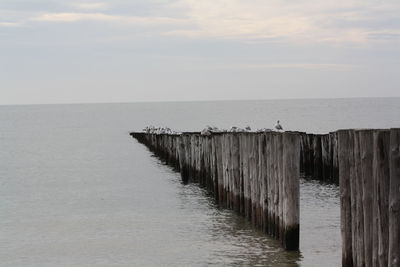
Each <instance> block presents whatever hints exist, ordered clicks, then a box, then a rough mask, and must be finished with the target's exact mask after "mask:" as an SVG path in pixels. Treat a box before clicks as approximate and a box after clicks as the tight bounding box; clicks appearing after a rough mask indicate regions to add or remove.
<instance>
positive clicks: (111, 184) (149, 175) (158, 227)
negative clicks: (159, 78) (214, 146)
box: [0, 98, 400, 266]
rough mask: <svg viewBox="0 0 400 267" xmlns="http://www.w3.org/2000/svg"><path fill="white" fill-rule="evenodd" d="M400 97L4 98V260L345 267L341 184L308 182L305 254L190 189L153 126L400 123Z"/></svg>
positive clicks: (0, 116)
mask: <svg viewBox="0 0 400 267" xmlns="http://www.w3.org/2000/svg"><path fill="white" fill-rule="evenodd" d="M399 115H400V99H399V98H393V99H337V100H279V101H238V102H193V103H189V102H186V103H141V104H91V105H86V104H85V105H37V106H0V259H1V260H0V265H1V266H159V265H168V266H187V265H190V266H204V265H225V266H229V265H230V266H257V265H259V266H339V265H340V258H341V257H340V250H341V247H340V228H339V224H340V218H339V198H338V188H337V187H336V186H332V185H323V184H319V183H317V182H310V181H303V180H302V183H301V242H300V253H294V252H291V253H289V252H285V251H283V250H282V249H281V248H280V246H279V244H278V243H277V242H276V241H274V240H271V239H269V238H268V237H266V236H264V235H263V234H262V233H260V232H259V231H257V230H255V229H253V228H252V227H251V225H249V224H248V223H247V222H246V221H245V220H244V219H242V218H241V217H240V216H237V215H236V214H235V213H234V212H231V211H227V210H223V209H219V208H218V207H217V206H215V205H214V202H213V200H212V198H211V197H210V196H209V195H208V194H207V192H205V191H204V190H203V189H201V188H199V187H198V186H197V185H194V184H189V185H183V184H182V183H181V182H180V177H179V175H178V174H177V173H175V172H173V171H172V170H171V168H169V167H168V166H165V165H163V164H161V163H160V162H159V161H158V160H157V159H156V158H155V157H153V156H152V154H151V153H150V152H149V151H148V150H147V149H146V148H145V147H143V146H142V145H140V144H138V143H137V142H136V141H135V140H134V139H132V138H130V136H129V135H128V133H129V132H130V131H133V130H140V129H141V128H143V127H144V126H146V125H149V124H153V125H166V126H169V127H171V128H174V129H179V130H200V129H202V128H203V127H204V126H205V125H207V124H210V125H217V126H220V127H225V128H228V127H230V126H232V125H236V126H241V127H244V126H246V125H250V126H252V127H254V128H257V127H259V128H262V127H267V128H268V127H272V126H273V125H274V122H275V121H276V120H277V119H280V120H281V122H282V125H283V126H284V128H286V129H288V130H301V131H308V132H317V133H323V132H328V131H333V130H336V129H338V128H350V127H351V128H363V127H373V128H380V127H382V128H384V127H400V116H399Z"/></svg>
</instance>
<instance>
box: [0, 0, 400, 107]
mask: <svg viewBox="0 0 400 267" xmlns="http://www.w3.org/2000/svg"><path fill="white" fill-rule="evenodd" d="M0 82H1V83H0V105H10V104H48V103H92V102H102V103H103V102H138V101H187V100H190V101H193V100H231V99H232V100H233V99H235V100H236V99H275V98H341V97H399V96H400V1H399V0H332V1H331V0H324V1H321V0H130V1H128V0H112V1H111V0H110V1H96V0H93V1H86V0H76V1H74V0H68V1H67V0H0Z"/></svg>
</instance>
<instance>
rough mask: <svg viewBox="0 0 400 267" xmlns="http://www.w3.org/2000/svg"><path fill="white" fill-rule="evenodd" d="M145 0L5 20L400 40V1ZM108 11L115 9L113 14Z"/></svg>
mask: <svg viewBox="0 0 400 267" xmlns="http://www.w3.org/2000/svg"><path fill="white" fill-rule="evenodd" d="M139 2H140V3H137V2H135V3H131V2H129V3H127V2H124V1H115V2H114V1H113V2H107V3H103V2H80V1H79V2H73V3H72V4H69V5H66V6H64V10H62V12H54V11H45V12H42V13H31V14H30V16H29V15H26V14H24V15H23V16H22V18H20V19H19V20H18V19H9V18H8V17H7V16H6V17H4V18H3V19H6V20H7V22H3V23H2V24H0V26H3V27H4V26H8V27H10V26H13V25H20V24H21V23H31V22H32V21H34V22H42V23H75V22H80V21H83V22H84V21H92V22H101V23H113V24H116V25H117V26H122V27H123V26H127V27H130V26H132V27H140V26H142V27H148V26H151V27H153V28H154V29H158V30H157V33H158V34H161V35H164V36H179V37H184V38H199V39H210V38H211V39H234V40H240V41H242V42H284V43H291V44H293V43H296V44H302V43H330V44H346V43H355V44H366V43H369V42H397V41H398V40H399V38H398V32H399V31H400V20H399V19H398V18H399V17H400V3H398V1H397V0H386V1H384V2H376V1H373V0H336V1H334V2H327V1H320V0H298V1H287V0H268V1H265V0H251V1H246V0H201V1H198V0H171V1H169V2H168V3H162V4H161V3H160V2H159V0H153V1H152V0H148V1H139ZM106 10H112V13H110V11H108V12H107V11H106ZM57 11H60V10H59V9H58V10H57ZM21 14H22V12H21ZM133 14H135V15H133ZM139 14H140V15H139ZM0 15H2V13H1V10H0ZM12 18H14V17H12ZM166 26H167V27H166Z"/></svg>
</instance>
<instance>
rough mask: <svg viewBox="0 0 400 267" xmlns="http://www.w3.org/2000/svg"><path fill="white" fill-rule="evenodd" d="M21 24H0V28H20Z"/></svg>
mask: <svg viewBox="0 0 400 267" xmlns="http://www.w3.org/2000/svg"><path fill="white" fill-rule="evenodd" d="M20 26H22V24H21V23H18V22H0V27H20Z"/></svg>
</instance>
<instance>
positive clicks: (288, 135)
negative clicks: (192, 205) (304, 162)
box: [131, 132, 300, 250]
mask: <svg viewBox="0 0 400 267" xmlns="http://www.w3.org/2000/svg"><path fill="white" fill-rule="evenodd" d="M131 135H132V137H134V138H136V139H137V140H138V141H139V142H140V143H143V144H144V145H146V146H147V147H148V148H149V149H150V150H151V151H152V152H154V153H155V154H156V155H157V156H159V157H160V158H162V159H163V160H165V161H166V162H167V163H168V164H170V165H172V166H174V167H175V168H176V169H177V170H179V171H180V173H181V176H182V180H183V181H184V182H188V181H193V182H198V183H200V184H201V185H203V186H205V187H206V188H207V189H208V190H210V191H211V192H212V193H213V194H214V196H215V200H216V202H217V203H218V204H219V205H221V206H224V207H227V208H229V209H232V210H235V211H237V212H238V213H240V214H242V215H243V216H245V217H246V218H247V219H249V220H250V221H251V222H252V223H253V224H254V225H255V226H257V227H259V228H260V229H262V230H263V231H264V232H266V233H268V234H269V235H270V236H272V237H274V238H276V239H278V240H280V241H281V242H282V245H283V247H284V248H286V249H287V250H298V248H299V201H300V198H299V176H300V134H299V133H297V132H284V133H278V132H264V133H245V132H243V133H228V132H224V133H212V134H209V135H201V134H200V133H198V132H191V133H182V134H179V135H175V134H150V133H142V132H134V133H131Z"/></svg>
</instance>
